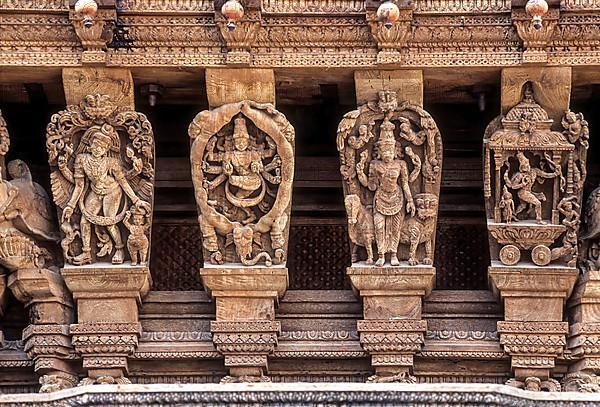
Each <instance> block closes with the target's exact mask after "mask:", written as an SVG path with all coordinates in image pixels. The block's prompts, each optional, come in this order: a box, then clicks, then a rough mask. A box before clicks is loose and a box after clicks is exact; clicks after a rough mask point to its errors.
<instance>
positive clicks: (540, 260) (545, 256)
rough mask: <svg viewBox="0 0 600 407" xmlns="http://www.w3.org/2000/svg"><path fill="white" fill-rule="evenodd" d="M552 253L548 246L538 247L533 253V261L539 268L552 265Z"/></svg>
mask: <svg viewBox="0 0 600 407" xmlns="http://www.w3.org/2000/svg"><path fill="white" fill-rule="evenodd" d="M551 257H552V252H551V251H550V249H549V248H548V246H544V245H542V244H540V245H537V246H535V247H534V248H533V250H532V251H531V260H533V262H534V263H535V264H537V265H538V266H545V265H547V264H548V263H550V260H551Z"/></svg>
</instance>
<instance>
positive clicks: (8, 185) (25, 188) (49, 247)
mask: <svg viewBox="0 0 600 407" xmlns="http://www.w3.org/2000/svg"><path fill="white" fill-rule="evenodd" d="M9 146H10V138H9V134H8V130H7V128H6V122H5V121H4V119H3V117H2V112H0V156H2V157H4V156H5V155H6V153H7V152H8V149H9ZM5 173H8V175H9V176H10V177H11V180H10V181H8V180H6V179H4V177H5V176H4V174H5ZM55 224H56V222H55V218H54V216H53V211H52V209H51V205H50V199H49V197H48V194H47V193H46V191H45V190H44V188H43V187H42V186H41V185H39V184H38V183H36V182H33V180H32V177H31V172H30V171H29V167H28V166H27V164H26V163H25V162H23V161H21V160H12V161H10V162H9V163H8V165H7V166H6V168H3V169H1V170H0V265H2V266H3V267H4V268H6V269H7V270H9V271H16V270H19V269H28V268H40V267H46V268H54V267H55V265H56V263H57V261H58V259H57V243H58V241H59V240H60V238H59V234H58V230H57V228H56V226H55Z"/></svg>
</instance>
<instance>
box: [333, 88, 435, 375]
mask: <svg viewBox="0 0 600 407" xmlns="http://www.w3.org/2000/svg"><path fill="white" fill-rule="evenodd" d="M337 147H338V150H339V152H340V162H341V167H340V170H341V173H342V178H343V187H344V195H345V206H346V212H347V215H348V231H349V235H350V240H351V246H352V263H353V264H352V267H349V268H348V275H349V276H350V280H351V282H352V284H353V286H354V287H355V288H356V289H358V290H359V291H360V294H361V297H362V298H363V307H364V317H365V320H364V321H359V324H358V329H359V331H360V333H361V344H362V345H363V347H364V349H365V350H367V351H368V352H369V353H370V354H371V355H372V364H373V366H374V367H375V370H376V376H374V377H373V378H371V379H370V381H408V382H411V381H412V380H413V379H412V377H411V376H409V373H410V369H411V368H412V364H413V355H414V354H415V353H416V352H418V350H419V349H420V347H421V346H422V344H423V333H424V332H425V331H426V327H427V324H426V322H425V321H422V320H421V303H422V298H423V296H425V295H427V294H428V293H429V292H430V291H431V289H432V288H433V279H434V277H435V269H434V268H433V267H432V259H433V247H434V239H435V230H436V222H437V213H438V202H439V190H440V179H441V165H442V141H441V136H440V133H439V131H438V128H437V126H436V124H435V121H434V120H433V118H432V117H431V116H430V115H429V113H427V112H426V111H425V110H423V109H422V108H421V107H419V106H417V105H413V104H410V103H408V102H403V103H399V102H398V99H397V95H396V92H392V91H380V92H379V93H378V100H376V101H372V102H368V103H367V104H364V105H362V106H360V107H359V108H358V109H357V110H354V111H352V112H349V113H347V114H346V115H344V118H343V119H342V121H341V122H340V124H339V127H338V134H337ZM398 277H401V278H398ZM395 319H404V320H405V321H403V322H402V323H399V322H397V321H393V320H395Z"/></svg>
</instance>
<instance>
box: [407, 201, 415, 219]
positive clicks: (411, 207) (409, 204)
mask: <svg viewBox="0 0 600 407" xmlns="http://www.w3.org/2000/svg"><path fill="white" fill-rule="evenodd" d="M406 212H407V213H410V215H411V216H415V204H414V202H413V201H412V200H409V201H407V202H406Z"/></svg>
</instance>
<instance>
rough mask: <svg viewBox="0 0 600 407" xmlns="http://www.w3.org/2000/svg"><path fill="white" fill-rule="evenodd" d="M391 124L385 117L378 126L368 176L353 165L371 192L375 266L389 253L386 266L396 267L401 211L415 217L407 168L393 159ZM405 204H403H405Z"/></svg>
mask: <svg viewBox="0 0 600 407" xmlns="http://www.w3.org/2000/svg"><path fill="white" fill-rule="evenodd" d="M395 127H396V126H395V125H394V124H393V123H392V122H391V121H390V120H389V119H388V118H387V117H386V118H384V120H383V123H382V124H381V127H380V136H379V141H378V142H377V146H376V147H377V150H378V153H379V157H380V158H379V159H374V160H373V161H371V164H370V166H369V176H368V177H367V176H366V175H365V172H364V167H363V165H364V164H362V163H361V162H359V163H358V164H357V168H356V171H357V175H358V179H359V181H360V183H361V184H362V185H363V186H365V187H367V188H369V190H371V191H374V192H375V196H374V198H373V222H374V226H375V239H376V242H377V254H378V258H377V261H376V263H375V264H376V265H377V266H383V265H384V263H385V254H386V253H390V254H391V259H390V264H391V265H392V266H398V265H400V261H399V260H398V244H399V243H400V231H401V229H402V224H403V222H404V210H406V212H407V213H410V214H411V216H414V215H415V205H414V202H413V198H412V194H411V191H410V187H409V184H408V166H407V164H406V162H405V161H403V160H400V159H398V158H397V150H396V139H395V137H394V129H395ZM405 203H406V204H405Z"/></svg>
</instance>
